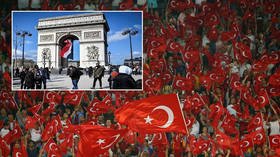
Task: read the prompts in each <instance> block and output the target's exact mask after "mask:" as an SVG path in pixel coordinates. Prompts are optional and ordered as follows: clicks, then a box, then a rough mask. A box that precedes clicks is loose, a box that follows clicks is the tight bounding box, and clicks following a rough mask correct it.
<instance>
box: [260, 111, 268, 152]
mask: <svg viewBox="0 0 280 157" xmlns="http://www.w3.org/2000/svg"><path fill="white" fill-rule="evenodd" d="M260 113H261V117H262V121H263V122H264V119H263V113H262V112H260ZM262 127H263V129H264V133H265V138H266V144H268V147H269V149H270V143H269V138H268V134H267V129H266V128H265V127H264V126H262Z"/></svg>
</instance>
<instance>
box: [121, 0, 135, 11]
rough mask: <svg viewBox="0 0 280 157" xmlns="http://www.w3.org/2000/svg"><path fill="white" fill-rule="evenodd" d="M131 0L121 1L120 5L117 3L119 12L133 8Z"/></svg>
mask: <svg viewBox="0 0 280 157" xmlns="http://www.w3.org/2000/svg"><path fill="white" fill-rule="evenodd" d="M133 5H134V3H133V0H123V1H122V2H121V3H119V6H120V10H130V9H132V8H133Z"/></svg>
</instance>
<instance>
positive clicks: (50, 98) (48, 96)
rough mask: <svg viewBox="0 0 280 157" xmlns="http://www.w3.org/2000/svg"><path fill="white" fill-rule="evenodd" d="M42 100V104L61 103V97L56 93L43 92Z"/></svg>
mask: <svg viewBox="0 0 280 157" xmlns="http://www.w3.org/2000/svg"><path fill="white" fill-rule="evenodd" d="M43 100H44V102H43V103H50V102H56V103H61V96H60V95H59V94H58V93H56V92H44V98H43Z"/></svg>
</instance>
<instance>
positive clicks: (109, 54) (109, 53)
mask: <svg viewBox="0 0 280 157" xmlns="http://www.w3.org/2000/svg"><path fill="white" fill-rule="evenodd" d="M108 56H109V64H111V52H110V51H109V52H108Z"/></svg>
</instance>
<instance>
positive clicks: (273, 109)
mask: <svg viewBox="0 0 280 157" xmlns="http://www.w3.org/2000/svg"><path fill="white" fill-rule="evenodd" d="M265 94H266V96H267V98H268V102H269V106H270V108H271V109H272V111H273V112H274V114H275V115H276V117H277V119H278V120H279V116H278V114H277V112H276V110H275V108H274V107H273V106H272V105H271V101H272V102H273V103H275V102H274V101H273V100H270V97H269V96H268V93H267V91H266V90H265Z"/></svg>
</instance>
